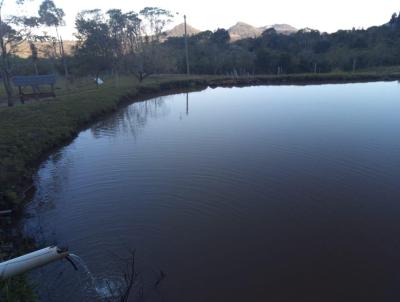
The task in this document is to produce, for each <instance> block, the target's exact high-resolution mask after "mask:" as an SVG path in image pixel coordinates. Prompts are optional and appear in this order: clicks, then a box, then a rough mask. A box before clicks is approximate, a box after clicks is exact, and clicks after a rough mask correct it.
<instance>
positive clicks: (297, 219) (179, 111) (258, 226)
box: [28, 82, 400, 302]
mask: <svg viewBox="0 0 400 302" xmlns="http://www.w3.org/2000/svg"><path fill="white" fill-rule="evenodd" d="M188 98H189V100H188V106H187V103H186V102H187V100H186V95H185V94H180V95H175V96H171V97H164V98H158V99H155V100H150V101H147V102H143V103H137V104H133V105H131V106H129V107H127V108H125V109H122V110H120V111H119V112H117V113H116V114H114V115H113V116H111V117H109V118H107V119H105V120H104V121H102V122H100V123H97V124H96V125H94V126H93V127H92V128H91V129H89V130H86V131H83V132H82V133H81V134H80V135H79V137H78V138H76V140H75V141H74V142H73V143H71V144H70V145H69V146H67V147H65V148H63V149H62V150H61V151H60V152H58V153H56V154H54V155H53V156H52V157H51V158H50V159H49V160H48V161H47V162H45V163H44V164H43V165H42V167H41V169H40V171H39V173H38V176H37V180H36V183H37V186H38V191H37V193H36V195H35V197H34V201H33V203H32V205H31V211H32V213H34V214H35V217H34V218H32V219H30V221H29V222H28V225H29V226H30V228H31V230H32V228H35V227H36V228H35V231H39V232H38V234H39V235H38V240H39V241H40V242H42V243H43V244H49V243H58V244H61V245H68V246H69V247H70V249H71V250H73V251H74V253H75V254H78V255H79V256H81V257H82V258H83V259H84V260H85V261H86V264H87V266H88V267H89V268H90V270H91V271H92V273H93V274H94V275H96V276H101V278H105V279H107V278H110V280H111V279H112V278H115V276H117V275H118V273H119V272H121V270H120V269H121V259H120V257H122V255H124V256H126V253H127V251H129V250H130V249H136V261H137V270H138V272H139V273H140V275H141V280H142V282H143V284H146V285H145V288H146V295H145V296H146V299H147V300H148V301H185V302H186V301H199V302H200V301H202V302H203V301H272V302H273V301H335V302H338V301H352V302H354V301H399V300H400V85H399V84H398V83H397V82H392V83H371V84H349V85H323V86H306V87H295V86H280V87H250V88H235V89H215V90H212V89H208V90H206V91H203V92H196V93H191V94H189V96H188ZM187 111H188V112H187ZM122 267H123V265H122ZM160 269H161V270H162V271H163V272H165V274H166V277H165V278H164V280H163V281H162V282H161V284H160V286H159V287H158V288H157V289H154V288H153V287H152V284H154V283H155V282H156V281H157V279H158V277H157V276H158V273H159V270H160ZM33 278H34V279H35V281H36V282H37V283H38V284H39V291H40V292H41V294H42V297H44V300H45V301H47V300H49V301H50V298H48V297H51V299H52V301H88V300H89V298H88V297H87V295H89V294H88V293H87V292H86V293H82V290H83V288H84V285H83V283H84V282H83V281H82V277H81V276H80V275H79V274H76V273H74V272H73V271H72V269H71V268H70V266H68V265H67V264H57V265H54V266H52V267H51V268H50V269H49V270H41V271H39V272H37V273H36V274H34V275H33ZM152 288H153V290H152ZM85 295H86V297H85Z"/></svg>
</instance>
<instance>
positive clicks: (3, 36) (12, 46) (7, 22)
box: [0, 0, 37, 106]
mask: <svg viewBox="0 0 400 302" xmlns="http://www.w3.org/2000/svg"><path fill="white" fill-rule="evenodd" d="M4 3H5V0H0V69H1V71H0V72H1V77H2V80H3V85H4V90H5V92H6V94H7V103H8V106H13V105H14V102H13V89H12V85H11V61H10V60H11V56H12V55H13V53H14V52H15V51H16V49H17V47H18V46H19V45H20V44H21V43H22V42H23V41H25V40H26V39H27V37H28V36H29V35H30V31H29V29H30V28H31V27H33V26H36V25H37V19H36V18H34V17H31V18H28V17H26V16H24V17H16V16H11V17H9V18H7V19H5V18H4V17H3V7H4ZM23 3H24V0H18V1H17V4H18V5H22V4H23Z"/></svg>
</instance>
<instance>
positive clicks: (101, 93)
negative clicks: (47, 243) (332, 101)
mask: <svg viewBox="0 0 400 302" xmlns="http://www.w3.org/2000/svg"><path fill="white" fill-rule="evenodd" d="M397 79H400V73H399V72H397V71H396V72H391V73H388V72H363V73H356V74H351V73H335V74H297V75H281V76H255V77H253V76H252V77H239V78H232V77H225V76H191V77H185V76H157V77H151V78H149V79H146V80H145V81H144V82H143V83H138V82H137V81H136V80H135V79H134V78H129V77H123V78H120V79H119V81H118V83H117V82H116V81H115V79H108V80H107V81H106V84H105V85H103V86H101V87H100V88H98V89H97V88H96V86H95V85H94V84H93V83H89V82H87V83H78V84H74V85H72V86H71V87H70V89H69V91H67V90H65V89H64V88H63V87H64V85H63V83H62V82H60V83H59V87H58V89H57V95H58V96H57V98H56V99H49V100H43V101H35V102H30V103H29V102H28V103H27V104H25V105H16V106H15V107H11V108H8V107H4V106H3V107H0V210H4V209H13V210H15V212H20V211H21V209H22V205H23V200H24V195H25V194H24V193H25V192H26V190H27V189H28V188H29V187H30V186H31V185H32V176H33V174H34V172H35V170H36V169H37V167H38V165H39V164H40V162H41V161H42V160H44V159H45V158H46V156H47V155H48V154H49V153H50V152H52V151H54V150H55V149H56V148H59V147H60V146H62V145H64V144H66V143H68V142H70V141H71V140H72V139H73V138H74V137H75V136H76V135H77V133H78V132H79V131H80V130H81V129H83V128H84V127H86V126H88V125H89V124H90V123H91V122H93V121H95V120H96V119H98V118H100V117H102V116H103V115H105V114H107V113H110V112H113V111H115V110H116V109H117V108H118V106H121V105H123V104H124V103H128V102H132V101H135V100H137V99H142V98H146V97H151V96H155V95H160V94H170V93H174V92H176V91H182V90H195V89H202V88H206V87H208V86H210V87H219V86H221V87H232V86H248V85H268V84H271V85H285V84H299V85H303V84H320V83H348V82H367V81H381V80H397ZM0 241H1V234H0ZM21 246H22V247H21ZM15 247H16V248H15V251H14V252H13V255H8V256H15V255H17V254H19V253H22V252H23V249H22V248H23V245H18V244H16V245H15ZM0 261H1V258H0ZM0 285H1V284H0ZM9 288H10V290H11V291H9V292H11V295H12V296H13V297H18V293H19V294H20V295H30V294H31V290H30V288H29V287H27V286H26V283H25V281H24V279H23V278H22V279H18V280H16V281H15V282H13V283H11V284H10V285H9ZM0 300H1V292H0ZM26 300H28V299H26ZM14 301H18V299H15V300H14Z"/></svg>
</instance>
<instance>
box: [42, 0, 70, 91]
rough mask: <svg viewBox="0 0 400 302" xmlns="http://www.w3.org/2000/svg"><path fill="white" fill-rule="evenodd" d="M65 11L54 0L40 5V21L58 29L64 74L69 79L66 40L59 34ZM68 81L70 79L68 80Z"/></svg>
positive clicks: (45, 1) (46, 0) (48, 0)
mask: <svg viewBox="0 0 400 302" xmlns="http://www.w3.org/2000/svg"><path fill="white" fill-rule="evenodd" d="M64 16H65V13H64V11H63V10H62V9H61V8H58V7H57V6H56V5H55V3H54V2H53V1H52V0H44V1H43V2H42V4H41V5H40V7H39V21H40V23H42V24H44V25H46V26H48V27H54V28H55V31H56V37H57V43H58V45H59V53H60V56H61V61H62V64H63V67H64V76H65V78H66V79H67V80H68V78H69V71H68V64H67V59H66V56H65V51H64V42H63V39H62V37H61V36H60V35H59V32H58V28H59V27H60V26H62V25H64V24H65V23H64ZM67 83H68V81H67Z"/></svg>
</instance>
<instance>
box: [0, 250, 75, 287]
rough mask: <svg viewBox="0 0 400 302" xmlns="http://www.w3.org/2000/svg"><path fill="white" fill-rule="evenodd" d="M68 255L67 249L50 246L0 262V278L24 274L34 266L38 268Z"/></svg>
mask: <svg viewBox="0 0 400 302" xmlns="http://www.w3.org/2000/svg"><path fill="white" fill-rule="evenodd" d="M68 255H69V252H68V250H66V249H60V248H58V247H56V246H52V247H48V248H45V249H42V250H39V251H36V252H33V253H30V254H27V255H24V256H21V257H18V258H15V259H11V260H8V261H5V262H2V263H0V280H5V279H8V278H11V277H15V276H17V275H20V274H24V273H26V272H28V271H30V270H33V269H35V268H39V267H41V266H44V265H47V264H50V263H52V262H55V261H57V260H61V259H64V258H66V257H68Z"/></svg>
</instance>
